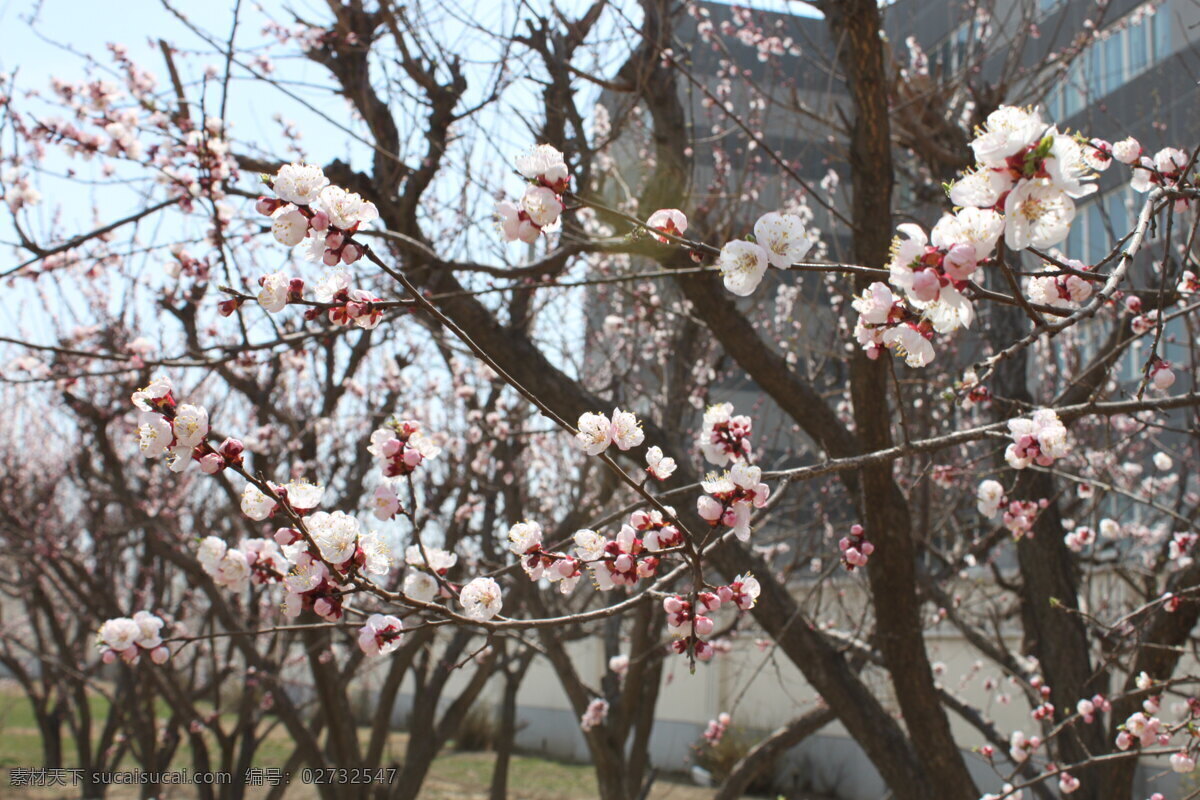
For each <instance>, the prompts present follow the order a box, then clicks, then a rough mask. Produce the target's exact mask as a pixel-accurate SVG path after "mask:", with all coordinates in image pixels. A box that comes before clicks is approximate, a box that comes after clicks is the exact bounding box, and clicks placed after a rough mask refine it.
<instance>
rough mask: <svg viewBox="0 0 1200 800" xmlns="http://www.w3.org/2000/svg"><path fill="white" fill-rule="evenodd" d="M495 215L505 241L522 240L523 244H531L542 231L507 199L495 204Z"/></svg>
mask: <svg viewBox="0 0 1200 800" xmlns="http://www.w3.org/2000/svg"><path fill="white" fill-rule="evenodd" d="M496 217H497V220H498V222H499V225H500V233H501V234H502V235H503V236H504V241H506V242H516V241H522V242H524V243H525V244H533V243H534V242H536V241H537V238H538V236H540V235H541V233H542V229H541V228H539V227H538V226H537V225H534V224H533V220H531V219H530V218H529V215H528V214H527V213H525V212H524V211H522V210H521V209H520V208H518V207H517V205H516V203H513V202H511V201H509V200H502V201H500V202H499V203H497V204H496Z"/></svg>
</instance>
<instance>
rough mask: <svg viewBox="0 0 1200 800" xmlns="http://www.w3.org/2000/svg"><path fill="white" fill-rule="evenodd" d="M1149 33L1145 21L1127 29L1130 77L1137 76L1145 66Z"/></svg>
mask: <svg viewBox="0 0 1200 800" xmlns="http://www.w3.org/2000/svg"><path fill="white" fill-rule="evenodd" d="M1155 16H1157V15H1155ZM1149 33H1150V31H1149V27H1148V26H1147V25H1146V23H1145V21H1142V22H1139V23H1138V24H1137V25H1134V26H1133V27H1131V28H1130V29H1129V74H1130V75H1131V76H1132V75H1137V74H1138V73H1139V72H1141V71H1142V70H1144V69H1145V68H1146V66H1147V62H1148V53H1147V49H1148V48H1147V46H1146V45H1147V44H1148V41H1147V37H1148V36H1149Z"/></svg>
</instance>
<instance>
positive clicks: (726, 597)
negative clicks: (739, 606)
mask: <svg viewBox="0 0 1200 800" xmlns="http://www.w3.org/2000/svg"><path fill="white" fill-rule="evenodd" d="M717 597H719V598H721V602H722V603H728V602H729V601H730V600H732V599H733V589H730V588H729V587H728V586H722V587H721V588H719V589H717Z"/></svg>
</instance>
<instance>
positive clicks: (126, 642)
mask: <svg viewBox="0 0 1200 800" xmlns="http://www.w3.org/2000/svg"><path fill="white" fill-rule="evenodd" d="M162 628H163V621H162V618H161V617H157V616H155V615H154V614H151V613H150V612H149V611H139V612H137V613H136V614H134V615H133V617H117V618H116V619H110V620H107V621H106V622H105V623H104V624H103V625H101V626H100V630H99V632H98V633H97V636H96V646H97V647H98V648H100V653H101V658H102V659H103V660H104V663H105V664H111V663H112V662H114V661H116V660H117V658H118V657H120V658H121V659H122V660H123V661H124V662H125V663H127V664H136V663H137V661H138V658H140V657H141V655H142V654H143V653H146V654H148V655H149V656H150V660H151V661H153V662H154V663H155V664H162V663H165V662H166V660H167V659H168V658H170V656H171V651H170V650H169V649H168V648H167V646H166V645H165V644H163V640H162V636H160V635H159V634H160V633H161V632H162Z"/></svg>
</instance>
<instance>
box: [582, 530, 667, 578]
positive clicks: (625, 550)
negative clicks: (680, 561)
mask: <svg viewBox="0 0 1200 800" xmlns="http://www.w3.org/2000/svg"><path fill="white" fill-rule="evenodd" d="M574 540H575V553H576V555H578V556H579V558H580V559H582V560H583V561H584V562H585V563H586V564H587V566H588V569H589V570H590V571H591V573H592V582H593V583H594V584H595V586H596V588H597V589H599V590H600V591H602V592H607V591H609V590H611V589H614V588H616V587H618V586H633V585H634V584H636V583H637V582H638V580H640V579H641V578H652V577H654V575H655V573H657V572H658V563H659V559H658V557H657V556H654V555H650V554H649V549H648V548H647V547H646V544H645V542H643V541H642V540H641V539H639V538H638V536H637V531H636V530H635V529H634V528H633V527H632V526H630V525H623V526H622V527H621V531H620V532H619V533H618V534H617V536H616V538H614V539H608V538H606V537H605V536H603V535H601V534H599V533H597V532H596V531H593V530H581V531H576V532H575V536H574Z"/></svg>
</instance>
